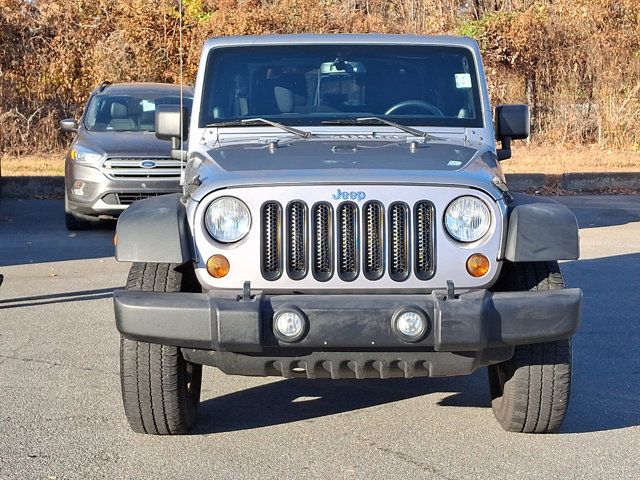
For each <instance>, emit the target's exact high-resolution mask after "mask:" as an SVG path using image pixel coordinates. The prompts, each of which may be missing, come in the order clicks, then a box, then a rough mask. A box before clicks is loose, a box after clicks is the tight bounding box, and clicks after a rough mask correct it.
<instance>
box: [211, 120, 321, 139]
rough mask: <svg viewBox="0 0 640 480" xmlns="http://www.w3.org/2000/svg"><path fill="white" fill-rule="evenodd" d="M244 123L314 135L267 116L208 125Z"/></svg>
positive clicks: (298, 134)
mask: <svg viewBox="0 0 640 480" xmlns="http://www.w3.org/2000/svg"><path fill="white" fill-rule="evenodd" d="M244 125H247V126H251V125H271V126H272V127H276V128H279V129H281V130H284V131H285V132H289V133H293V134H294V135H297V136H299V137H302V138H311V137H313V136H314V135H313V133H311V132H305V131H304V130H299V129H297V128H293V127H290V126H289V125H284V124H283V123H279V122H274V121H273V120H267V119H266V118H244V119H242V120H231V121H229V122H219V123H210V124H209V125H207V127H210V128H215V127H241V126H244Z"/></svg>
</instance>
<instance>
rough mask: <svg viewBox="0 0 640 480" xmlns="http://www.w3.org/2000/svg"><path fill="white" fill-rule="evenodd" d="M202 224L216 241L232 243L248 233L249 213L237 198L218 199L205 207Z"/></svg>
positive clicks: (249, 224)
mask: <svg viewBox="0 0 640 480" xmlns="http://www.w3.org/2000/svg"><path fill="white" fill-rule="evenodd" d="M204 224H205V226H206V227H207V230H208V231H209V233H210V234H211V236H212V237H213V238H214V239H216V240H217V241H219V242H223V243H233V242H237V241H240V240H242V239H243V238H244V237H245V236H246V235H247V233H249V229H250V228H251V213H250V212H249V208H248V207H247V206H246V205H245V204H244V202H242V201H240V200H238V199H237V198H234V197H220V198H217V199H216V200H214V201H213V202H211V205H209V206H208V207H207V211H206V212H205V215H204Z"/></svg>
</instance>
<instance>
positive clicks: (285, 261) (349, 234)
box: [261, 200, 435, 282]
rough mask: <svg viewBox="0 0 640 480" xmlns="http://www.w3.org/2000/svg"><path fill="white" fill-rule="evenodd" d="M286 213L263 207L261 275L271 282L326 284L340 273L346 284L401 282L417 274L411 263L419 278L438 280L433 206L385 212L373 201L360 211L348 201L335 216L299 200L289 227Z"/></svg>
mask: <svg viewBox="0 0 640 480" xmlns="http://www.w3.org/2000/svg"><path fill="white" fill-rule="evenodd" d="M282 212H283V207H282V205H281V204H280V203H278V202H275V201H269V202H266V203H265V204H263V206H262V214H261V216H262V218H261V220H262V221H261V238H262V247H261V248H262V273H263V276H264V278H265V279H267V280H277V279H278V278H280V276H281V274H282V272H283V271H286V273H287V275H288V276H289V278H291V279H292V280H301V279H303V278H304V277H305V276H306V275H307V274H308V273H309V271H311V273H312V275H313V277H314V278H315V279H316V280H318V281H321V282H326V281H328V280H329V279H331V278H332V276H333V274H334V271H337V274H338V276H339V277H340V279H341V280H343V281H346V282H350V281H353V280H355V279H356V278H357V277H358V275H360V274H361V273H362V275H364V277H365V278H367V279H368V280H379V279H381V278H383V277H384V276H385V274H388V276H389V278H391V279H392V280H394V281H396V282H402V281H404V280H406V279H407V278H409V276H410V275H411V273H412V272H411V270H412V260H411V259H412V258H413V259H414V260H413V264H414V267H413V270H414V274H415V276H416V277H417V278H419V279H420V280H427V279H429V278H431V277H432V276H433V274H434V258H435V255H434V231H433V230H434V229H433V205H432V203H431V202H429V201H426V200H421V201H419V202H417V203H416V204H415V205H414V207H413V210H412V209H411V207H410V206H409V205H407V204H405V203H400V202H394V203H392V204H391V205H389V206H388V207H385V206H384V205H383V204H382V203H380V202H378V201H370V202H367V203H365V204H364V205H363V206H362V208H360V207H359V206H358V205H356V204H355V203H353V202H348V201H347V202H343V203H340V204H338V205H337V207H336V208H335V210H334V208H333V206H332V205H331V204H329V203H325V202H320V203H317V204H315V205H313V206H312V207H311V208H309V207H308V205H307V204H306V203H305V202H303V201H301V200H296V201H293V202H291V203H289V205H287V206H286V208H285V209H284V212H285V214H284V215H285V217H286V219H285V221H284V222H283V221H282V219H281V216H282ZM412 222H413V226H412V225H411V223H412ZM412 227H413V228H412ZM412 231H413V235H412V233H411V232H412ZM334 232H335V233H334ZM282 246H284V249H282V248H281V247H282ZM282 250H284V252H285V253H284V257H285V258H282V253H281V252H282Z"/></svg>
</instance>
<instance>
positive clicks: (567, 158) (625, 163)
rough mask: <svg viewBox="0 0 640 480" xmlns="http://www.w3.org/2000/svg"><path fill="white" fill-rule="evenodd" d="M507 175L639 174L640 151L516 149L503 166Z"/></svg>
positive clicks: (519, 147)
mask: <svg viewBox="0 0 640 480" xmlns="http://www.w3.org/2000/svg"><path fill="white" fill-rule="evenodd" d="M502 167H503V168H504V170H505V172H506V173H545V174H549V175H560V174H563V173H577V172H638V173H640V151H624V150H605V149H602V148H599V147H597V146H593V147H551V146H548V147H547V146H524V145H517V144H516V145H515V147H514V149H513V157H512V158H511V159H509V160H506V161H504V162H502Z"/></svg>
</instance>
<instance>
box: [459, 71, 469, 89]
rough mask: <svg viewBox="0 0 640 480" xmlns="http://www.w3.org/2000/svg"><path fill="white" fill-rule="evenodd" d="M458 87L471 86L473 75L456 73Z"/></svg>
mask: <svg viewBox="0 0 640 480" xmlns="http://www.w3.org/2000/svg"><path fill="white" fill-rule="evenodd" d="M456 88H471V75H469V74H468V73H456Z"/></svg>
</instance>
